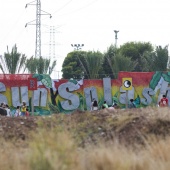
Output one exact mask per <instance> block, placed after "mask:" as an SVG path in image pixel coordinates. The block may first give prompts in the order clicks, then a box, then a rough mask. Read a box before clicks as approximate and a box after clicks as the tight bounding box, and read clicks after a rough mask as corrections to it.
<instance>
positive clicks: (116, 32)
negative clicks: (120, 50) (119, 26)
mask: <svg viewBox="0 0 170 170" xmlns="http://www.w3.org/2000/svg"><path fill="white" fill-rule="evenodd" d="M114 32H115V47H117V39H118V38H117V34H118V32H119V31H117V30H114Z"/></svg>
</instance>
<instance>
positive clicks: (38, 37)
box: [35, 0, 41, 58]
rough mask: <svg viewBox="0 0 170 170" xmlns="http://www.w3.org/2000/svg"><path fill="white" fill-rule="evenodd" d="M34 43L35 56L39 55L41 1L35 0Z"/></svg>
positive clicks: (38, 56)
mask: <svg viewBox="0 0 170 170" xmlns="http://www.w3.org/2000/svg"><path fill="white" fill-rule="evenodd" d="M36 7H37V9H36V45H35V57H36V58H40V57H41V2H40V0H37V5H36Z"/></svg>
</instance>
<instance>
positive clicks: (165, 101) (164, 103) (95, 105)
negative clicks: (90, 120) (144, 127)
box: [91, 95, 168, 111]
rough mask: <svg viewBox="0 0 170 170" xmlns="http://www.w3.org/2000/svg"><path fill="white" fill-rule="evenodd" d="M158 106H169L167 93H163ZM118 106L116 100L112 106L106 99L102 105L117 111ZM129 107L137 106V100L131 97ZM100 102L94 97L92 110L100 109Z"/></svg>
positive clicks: (104, 107) (103, 107)
mask: <svg viewBox="0 0 170 170" xmlns="http://www.w3.org/2000/svg"><path fill="white" fill-rule="evenodd" d="M158 106H160V107H166V106H168V98H167V97H166V95H163V96H162V98H161V100H160V101H159V104H158ZM117 107H118V105H117V103H116V102H115V101H113V104H112V106H110V107H109V106H108V104H107V102H106V101H104V103H103V105H102V109H106V110H112V111H116V108H117ZM128 108H129V109H132V108H137V105H136V103H135V100H133V99H130V100H129V102H128ZM98 109H99V107H98V103H97V100H95V99H93V101H92V103H91V111H93V110H98Z"/></svg>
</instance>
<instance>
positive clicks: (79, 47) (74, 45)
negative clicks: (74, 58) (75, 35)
mask: <svg viewBox="0 0 170 170" xmlns="http://www.w3.org/2000/svg"><path fill="white" fill-rule="evenodd" d="M71 46H72V47H74V50H76V51H78V50H81V48H82V47H83V46H84V44H71Z"/></svg>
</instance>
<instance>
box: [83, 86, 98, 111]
mask: <svg viewBox="0 0 170 170" xmlns="http://www.w3.org/2000/svg"><path fill="white" fill-rule="evenodd" d="M84 95H85V98H86V106H87V110H90V109H91V102H92V99H93V98H95V99H96V100H97V101H98V97H97V90H96V88H95V87H90V88H84Z"/></svg>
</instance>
